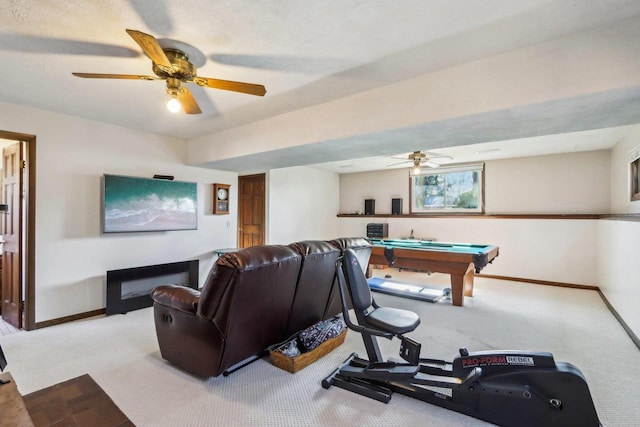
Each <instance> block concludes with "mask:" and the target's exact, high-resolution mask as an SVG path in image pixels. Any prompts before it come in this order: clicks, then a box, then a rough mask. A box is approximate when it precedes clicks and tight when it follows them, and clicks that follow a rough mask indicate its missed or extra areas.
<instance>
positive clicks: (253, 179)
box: [238, 174, 265, 248]
mask: <svg viewBox="0 0 640 427" xmlns="http://www.w3.org/2000/svg"><path fill="white" fill-rule="evenodd" d="M264 183H265V175H264V174H260V175H247V176H240V177H238V247H240V248H248V247H249V246H256V245H263V244H264V240H265V239H264V229H265V227H264V223H265V217H264V213H265V209H264V206H265V189H264Z"/></svg>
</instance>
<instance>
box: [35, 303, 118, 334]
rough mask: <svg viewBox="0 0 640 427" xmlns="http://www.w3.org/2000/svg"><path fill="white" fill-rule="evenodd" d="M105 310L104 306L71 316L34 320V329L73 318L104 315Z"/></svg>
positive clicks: (69, 320) (72, 319)
mask: <svg viewBox="0 0 640 427" xmlns="http://www.w3.org/2000/svg"><path fill="white" fill-rule="evenodd" d="M106 313H107V310H106V309H104V308H101V309H98V310H93V311H86V312H84V313H78V314H72V315H71V316H64V317H58V318H57V319H51V320H45V321H43V322H36V329H40V328H46V327H49V326H55V325H61V324H63V323H67V322H73V321H74V320H80V319H86V318H88V317H94V316H100V315H105V314H106Z"/></svg>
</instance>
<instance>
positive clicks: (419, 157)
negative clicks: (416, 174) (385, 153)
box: [387, 151, 453, 169]
mask: <svg viewBox="0 0 640 427" xmlns="http://www.w3.org/2000/svg"><path fill="white" fill-rule="evenodd" d="M393 158H394V159H399V158H400V157H393ZM431 159H453V157H451V156H443V155H438V154H429V153H423V152H422V151H414V152H413V153H409V154H408V155H407V157H406V160H404V161H402V162H399V163H393V164H391V165H387V167H389V166H397V165H401V164H403V163H413V167H414V169H420V167H421V166H423V165H424V166H427V167H430V168H437V167H439V166H440V164H439V163H435V162H432V161H431Z"/></svg>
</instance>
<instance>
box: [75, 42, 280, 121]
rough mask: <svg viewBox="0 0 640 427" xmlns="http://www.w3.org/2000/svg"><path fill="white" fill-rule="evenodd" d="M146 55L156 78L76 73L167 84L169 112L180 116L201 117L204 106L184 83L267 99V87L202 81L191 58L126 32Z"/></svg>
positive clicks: (230, 81) (214, 80) (176, 50)
mask: <svg viewBox="0 0 640 427" xmlns="http://www.w3.org/2000/svg"><path fill="white" fill-rule="evenodd" d="M126 31H127V33H128V34H129V35H130V36H131V38H132V39H133V40H135V42H136V43H138V45H139V46H140V48H141V49H142V50H143V51H144V53H145V54H146V55H147V56H148V57H149V59H151V61H152V67H151V69H152V70H153V72H154V74H155V76H145V75H136V74H96V73H72V74H73V75H74V76H77V77H84V78H90V79H125V80H166V81H167V90H166V93H167V97H168V101H167V108H169V110H170V111H172V112H178V111H179V110H180V107H182V109H183V110H184V112H185V113H187V114H200V113H201V112H202V110H200V106H199V105H198V102H197V101H196V99H195V98H194V97H193V95H192V94H191V92H190V91H189V89H187V88H186V87H185V86H183V85H182V83H195V84H197V85H198V86H202V87H207V88H210V89H222V90H229V91H232V92H241V93H246V94H249V95H256V96H264V94H265V93H267V91H266V89H265V87H264V86H263V85H259V84H253V83H244V82H236V81H232V80H220V79H213V78H210V77H200V76H198V75H197V74H196V71H197V70H196V67H195V66H194V65H193V64H192V63H191V62H189V57H188V56H187V55H186V54H185V53H184V52H182V51H181V50H178V49H169V48H165V49H163V48H162V46H160V43H158V40H156V38H155V37H153V36H151V35H149V34H145V33H143V32H141V31H137V30H126Z"/></svg>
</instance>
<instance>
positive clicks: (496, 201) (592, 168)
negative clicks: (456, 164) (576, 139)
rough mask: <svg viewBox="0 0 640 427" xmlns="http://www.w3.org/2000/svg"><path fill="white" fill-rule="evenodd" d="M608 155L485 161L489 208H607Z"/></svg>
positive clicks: (508, 210) (555, 211)
mask: <svg viewBox="0 0 640 427" xmlns="http://www.w3.org/2000/svg"><path fill="white" fill-rule="evenodd" d="M609 155H610V153H609V150H598V151H584V152H577V153H566V154H555V155H546V156H535V157H521V158H515V159H505V160H495V161H490V162H486V164H485V179H486V182H485V189H486V198H485V208H486V212H487V214H497V213H518V214H544V213H551V214H561V213H567V214H589V213H592V214H605V213H608V212H609V195H608V192H609V187H610V186H609V183H610V175H609Z"/></svg>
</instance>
